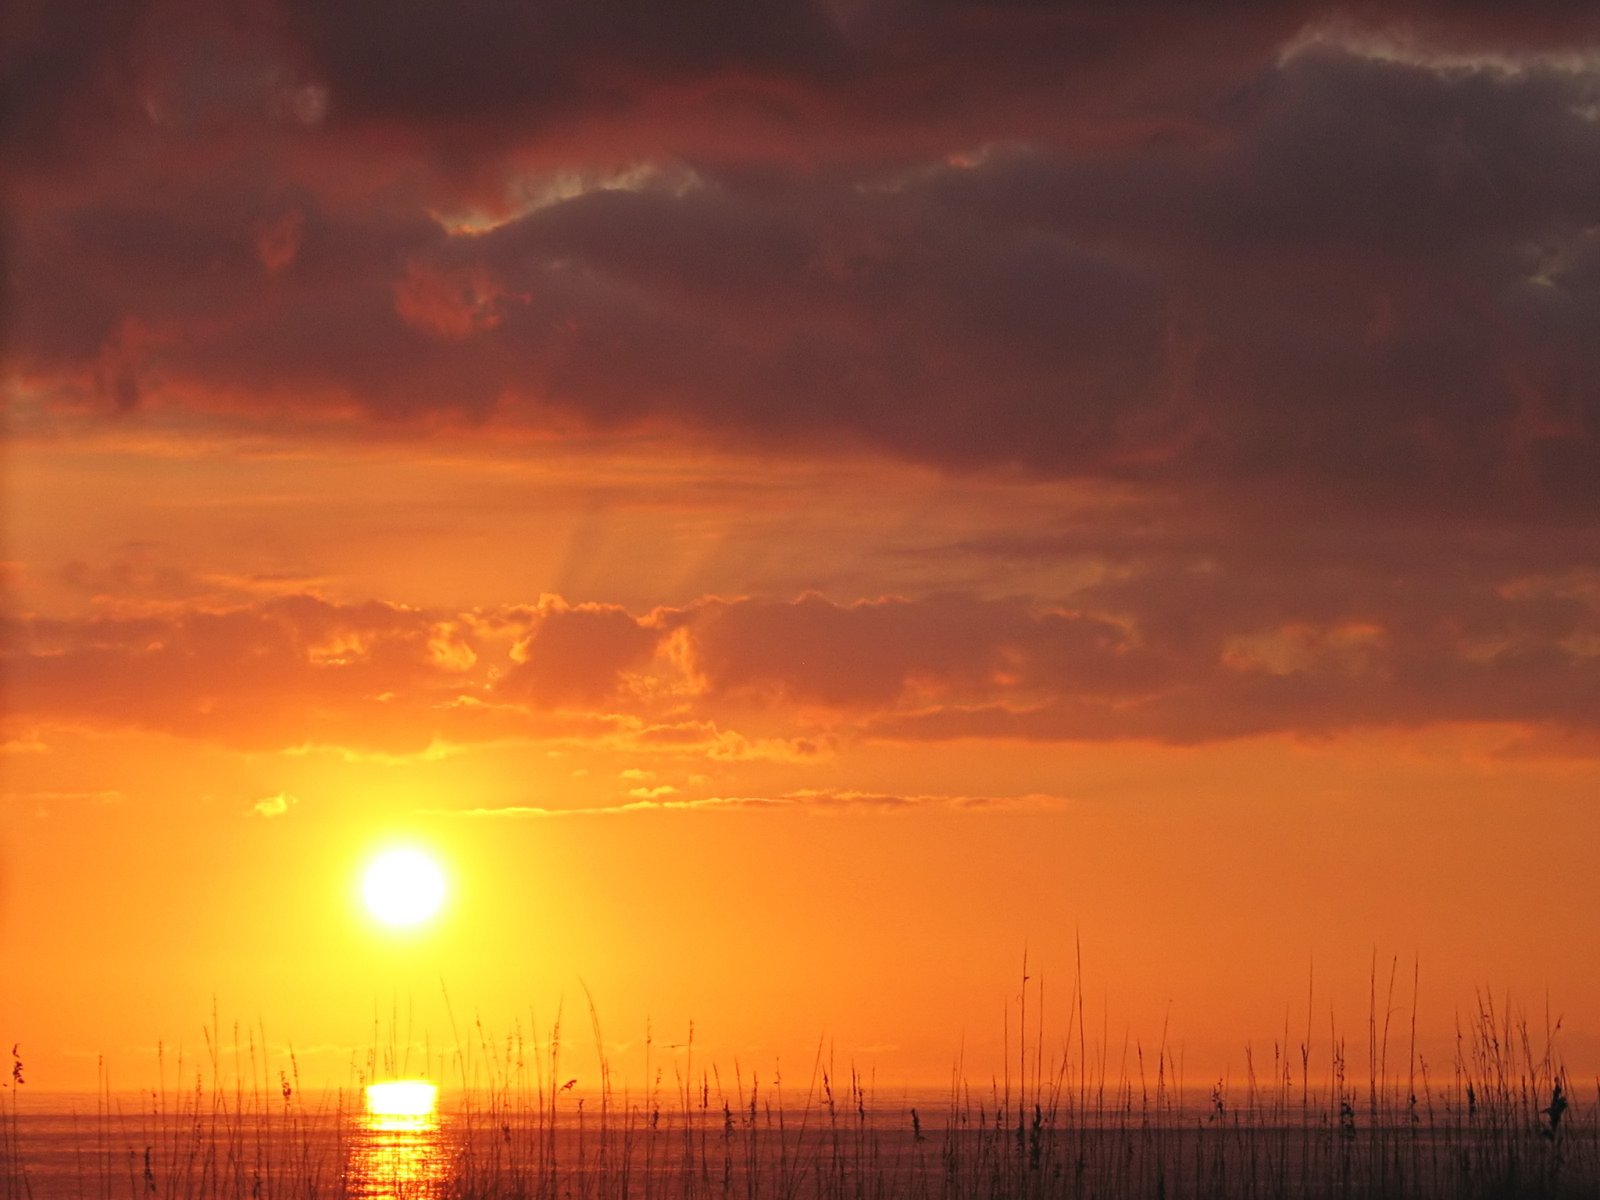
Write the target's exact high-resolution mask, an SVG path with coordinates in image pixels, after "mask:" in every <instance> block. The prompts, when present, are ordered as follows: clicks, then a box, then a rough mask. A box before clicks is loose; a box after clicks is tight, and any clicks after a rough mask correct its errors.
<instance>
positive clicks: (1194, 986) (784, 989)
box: [0, 0, 1600, 1088]
mask: <svg viewBox="0 0 1600 1200" xmlns="http://www.w3.org/2000/svg"><path fill="white" fill-rule="evenodd" d="M4 21H5V25H6V28H5V34H4V37H3V38H0V45H3V47H4V49H3V50H0V56H3V58H0V61H3V64H4V79H5V88H6V94H5V96H4V104H3V111H4V112H5V114H6V115H5V121H6V125H5V133H4V136H5V148H4V149H5V160H6V164H7V166H6V180H5V189H6V190H5V196H4V205H5V207H4V212H3V222H4V235H5V261H6V288H7V291H6V296H5V311H4V323H3V333H4V348H5V360H4V361H5V414H6V415H5V424H6V447H5V451H4V459H3V463H0V473H3V477H0V486H3V489H4V544H3V552H0V557H3V559H4V576H3V587H4V605H5V612H6V615H5V618H4V625H5V635H6V636H5V656H6V657H5V666H4V688H5V692H4V712H3V721H4V726H3V731H0V741H3V747H0V773H3V774H0V958H3V961H4V963H5V972H4V974H5V979H4V983H3V985H0V1037H3V1038H4V1039H5V1040H6V1043H7V1044H10V1043H11V1042H20V1043H21V1048H22V1052H23V1057H24V1059H25V1060H26V1061H27V1063H28V1074H29V1083H30V1086H38V1087H42V1088H71V1087H79V1086H84V1085H86V1084H87V1085H92V1084H93V1083H94V1081H95V1079H96V1073H97V1069H98V1067H97V1063H98V1062H99V1061H100V1060H101V1059H102V1057H103V1059H104V1061H105V1062H106V1063H107V1064H108V1065H109V1069H110V1070H111V1071H112V1072H113V1082H114V1083H118V1084H126V1085H128V1086H135V1085H140V1084H144V1083H148V1082H149V1080H150V1078H151V1077H152V1076H153V1074H154V1071H155V1067H156V1060H155V1047H156V1046H157V1044H158V1043H163V1044H165V1046H166V1047H168V1048H169V1049H172V1048H175V1047H178V1046H184V1047H187V1048H188V1049H189V1052H190V1053H191V1054H192V1053H193V1052H194V1051H195V1050H196V1049H198V1048H200V1047H201V1046H203V1040H202V1037H201V1033H200V1030H201V1027H202V1026H203V1025H204V1024H205V1023H207V1022H209V1021H210V1020H211V1014H212V1012H213V1007H215V1009H216V1011H217V1012H218V1013H219V1014H220V1018H221V1021H222V1023H223V1025H224V1027H225V1028H227V1027H229V1026H230V1025H231V1023H232V1022H234V1021H239V1022H241V1023H242V1024H243V1026H244V1027H245V1028H247V1029H254V1030H258V1031H260V1030H264V1032H265V1036H266V1039H267V1041H268V1043H269V1048H270V1053H271V1054H274V1055H276V1054H281V1052H282V1048H283V1047H285V1046H287V1045H288V1044H290V1043H293V1044H294V1045H295V1046H296V1047H297V1057H298V1062H299V1064H300V1067H301V1069H302V1071H304V1072H306V1073H307V1075H308V1076H310V1077H311V1078H315V1079H326V1080H330V1081H333V1082H339V1081H341V1080H343V1079H345V1078H346V1077H347V1076H348V1072H349V1067H350V1063H351V1061H352V1055H359V1054H360V1053H362V1051H361V1048H362V1047H364V1046H366V1044H367V1042H368V1041H369V1040H370V1038H371V1030H372V1022H373V1015H374V1012H375V1011H377V1012H379V1013H380V1014H382V1015H383V1018H384V1021H385V1022H387V1021H388V1019H389V1016H390V1014H392V1013H393V1012H395V1011H399V1012H400V1013H401V1014H402V1016H401V1019H402V1021H403V1022H404V1021H405V1019H406V1018H405V1016H404V1013H405V1011H406V1010H407V1009H410V1010H411V1011H412V1012H413V1014H414V1016H413V1021H414V1027H415V1028H416V1029H418V1030H421V1029H424V1028H425V1029H426V1031H427V1034H428V1037H429V1039H430V1041H431V1044H432V1045H433V1047H434V1048H435V1050H436V1051H437V1050H438V1049H440V1048H442V1047H445V1046H448V1045H449V1044H451V1042H452V1039H453V1034H452V1033H451V1030H450V1024H449V1017H448V1013H447V1011H446V1006H445V1001H444V992H445V990H446V989H447V990H448V994H449V1001H450V1007H453V1008H454V1009H455V1010H456V1014H457V1018H458V1019H459V1020H461V1021H463V1022H465V1021H467V1020H468V1019H469V1018H470V1016H471V1015H481V1017H482V1019H483V1021H484V1024H485V1026H486V1027H487V1028H490V1029H493V1030H497V1031H502V1032H503V1031H505V1030H507V1029H510V1028H512V1027H513V1026H514V1024H515V1023H517V1022H521V1023H522V1024H523V1026H524V1027H525V1028H529V1029H531V1026H532V1025H534V1024H535V1023H538V1024H539V1025H540V1028H541V1029H547V1028H548V1022H549V1021H551V1020H553V1018H554V1015H555V1013H556V1011H557V1009H558V1006H560V1005H562V1004H563V1002H564V1004H565V1009H564V1011H565V1012H566V1014H567V1017H568V1021H569V1026H570V1027H573V1028H575V1027H576V1026H571V1022H572V1021H573V1020H574V1019H575V1018H581V1019H579V1020H578V1024H580V1025H583V1026H585V1028H586V1027H587V1018H586V1016H585V1015H584V1007H585V1005H586V1003H587V1002H586V1001H585V1000H584V987H585V986H587V988H588V990H589V993H590V994H592V996H593V997H594V1000H595V1002H596V1004H597V1007H598V1011H599V1015H600V1018H601V1021H602V1026H603V1029H604V1031H605V1033H604V1036H605V1038H606V1040H607V1045H608V1047H609V1049H610V1052H611V1053H613V1054H614V1055H615V1056H616V1058H617V1061H618V1063H619V1064H620V1066H619V1070H622V1069H628V1070H637V1069H638V1067H639V1063H640V1062H641V1061H642V1060H641V1059H640V1058H639V1056H640V1054H641V1053H642V1043H643V1040H644V1034H645V1029H646V1023H647V1021H648V1022H649V1027H650V1028H651V1029H652V1030H653V1031H654V1035H655V1037H656V1039H657V1041H658V1044H660V1045H665V1044H667V1043H674V1042H682V1041H683V1040H684V1035H685V1034H686V1032H687V1029H688V1026H689V1023H690V1022H691V1021H693V1022H694V1028H695V1035H694V1036H695V1039H696V1054H697V1056H700V1055H703V1056H704V1060H705V1061H709V1060H712V1059H715V1060H717V1061H719V1062H721V1063H723V1064H731V1063H732V1062H733V1061H735V1060H737V1061H739V1062H741V1063H743V1064H746V1065H750V1066H753V1067H756V1068H759V1069H762V1070H765V1069H767V1068H768V1067H769V1066H770V1065H772V1064H773V1063H776V1062H780V1061H781V1062H784V1063H787V1064H797V1066H796V1071H797V1073H800V1074H803V1073H804V1070H805V1068H806V1067H807V1066H808V1065H809V1062H810V1059H811V1056H812V1055H813V1054H814V1051H815V1047H816V1045H817V1043H818V1040H819V1039H823V1040H824V1041H825V1042H826V1044H828V1045H830V1046H831V1047H832V1048H833V1053H834V1054H835V1055H836V1056H837V1057H838V1059H840V1060H844V1059H849V1060H852V1061H855V1062H857V1063H858V1064H861V1065H863V1066H866V1067H870V1068H871V1069H872V1070H875V1071H876V1072H877V1073H878V1077H879V1078H880V1079H885V1080H905V1081H919V1082H920V1081H930V1080H932V1081H937V1080H939V1079H941V1078H944V1077H945V1076H946V1073H947V1072H948V1071H949V1069H950V1067H951V1064H952V1063H953V1062H954V1060H955V1058H956V1056H957V1055H958V1054H960V1053H965V1054H966V1055H967V1062H968V1065H969V1066H970V1067H971V1068H972V1069H973V1070H974V1071H976V1072H977V1073H978V1074H979V1075H980V1078H981V1077H982V1076H983V1075H984V1074H985V1073H986V1072H987V1071H988V1070H990V1069H991V1067H992V1065H993V1063H994V1062H995V1061H996V1060H995V1055H996V1053H997V1050H998V1047H999V1045H1000V1041H1001V1038H1002V1035H1003V1031H1004V1030H1005V1029H1006V1028H1007V1026H1008V1023H1009V1028H1010V1029H1011V1030H1012V1031H1013V1033H1014V1031H1015V1029H1016V1022H1017V1020H1018V1018H1019V1016H1020V1014H1019V1012H1018V1002H1017V999H1018V991H1019V985H1020V973H1021V971H1020V968H1021V962H1022V955H1023V953H1024V951H1025V950H1026V952H1027V954H1028V956H1029V964H1030V972H1031V973H1032V974H1033V975H1034V976H1035V979H1034V983H1033V984H1031V985H1030V986H1036V985H1037V983H1038V981H1039V979H1040V978H1043V980H1044V981H1045V988H1046V994H1045V995H1046V998H1045V1003H1046V1015H1047V1020H1049V1019H1051V1018H1054V1019H1055V1020H1057V1021H1060V1022H1063V1023H1064V1021H1065V1016H1066V1014H1067V1011H1068V1007H1069V999H1068V997H1069V996H1070V995H1071V994H1072V993H1073V991H1074V985H1073V977H1074V972H1075V970H1076V965H1077V961H1078V950H1077V946H1078V943H1079V940H1080V939H1081V944H1082V949H1083V964H1084V979H1083V985H1082V989H1083V993H1084V997H1085V1001H1086V1004H1087V1005H1088V1016H1089V1022H1090V1024H1091V1025H1093V1026H1099V1027H1100V1032H1099V1035H1098V1036H1099V1037H1100V1039H1101V1040H1104V1041H1108V1042H1109V1044H1110V1048H1111V1049H1110V1057H1111V1059H1112V1061H1113V1065H1114V1063H1115V1060H1116V1058H1117V1055H1118V1053H1119V1050H1118V1047H1120V1046H1121V1044H1122V1042H1123V1039H1124V1038H1125V1037H1126V1038H1131V1039H1133V1040H1134V1042H1135V1043H1136V1044H1142V1045H1143V1046H1145V1047H1152V1046H1154V1045H1155V1044H1157V1043H1158V1042H1159V1041H1160V1039H1161V1037H1162V1031H1163V1029H1166V1030H1168V1033H1167V1038H1168V1041H1169V1044H1170V1045H1172V1046H1174V1047H1181V1048H1182V1051H1183V1053H1184V1055H1185V1056H1186V1061H1187V1062H1188V1063H1189V1064H1190V1068H1189V1069H1190V1070H1191V1072H1192V1074H1193V1075H1194V1076H1196V1077H1198V1076H1200V1075H1201V1074H1202V1073H1209V1074H1211V1075H1217V1074H1222V1073H1225V1072H1232V1073H1233V1074H1234V1075H1236V1076H1237V1075H1239V1074H1241V1073H1242V1072H1243V1070H1244V1048H1245V1046H1246V1044H1247V1043H1249V1044H1251V1045H1253V1046H1254V1047H1256V1048H1257V1051H1256V1061H1257V1062H1258V1063H1260V1062H1261V1061H1262V1056H1263V1054H1264V1053H1265V1048H1266V1047H1269V1046H1270V1045H1272V1044H1273V1043H1274V1042H1275V1041H1278V1042H1283V1041H1287V1042H1288V1043H1289V1044H1291V1045H1294V1044H1297V1043H1298V1042H1299V1041H1300V1040H1301V1039H1302V1038H1303V1037H1304V1036H1305V1035H1304V1030H1305V1028H1306V1024H1307V1021H1308V1015H1307V1007H1308V995H1307V993H1308V990H1309V992H1310V997H1309V1007H1310V1009H1311V1014H1310V1017H1309V1020H1310V1022H1311V1025H1312V1029H1313V1038H1314V1041H1315V1043H1316V1044H1317V1045H1318V1046H1319V1047H1321V1049H1320V1050H1319V1051H1318V1053H1320V1054H1322V1055H1323V1062H1324V1063H1326V1062H1327V1055H1328V1047H1327V1045H1326V1043H1327V1039H1328V1037H1329V1036H1330V1035H1329V1034H1328V1032H1327V1031H1328V1030H1329V1028H1330V1018H1332V1021H1333V1022H1335V1023H1337V1024H1338V1025H1339V1026H1340V1027H1341V1028H1342V1029H1343V1030H1344V1031H1345V1033H1346V1035H1347V1036H1348V1037H1349V1039H1350V1041H1351V1043H1352V1044H1353V1045H1354V1044H1360V1045H1362V1046H1364V1039H1365V1031H1366V1027H1367V1018H1368V1006H1369V995H1370V992H1371V984H1372V979H1373V976H1374V973H1375V974H1376V977H1377V990H1378V994H1379V1005H1380V1007H1381V1008H1387V1007H1388V1004H1387V1000H1386V994H1387V985H1388V980H1389V977H1390V974H1391V971H1397V974H1398V978H1399V980H1400V982H1399V983H1398V984H1397V986H1396V993H1395V997H1394V1002H1393V1007H1394V1008H1395V1009H1396V1010H1397V1011H1401V1012H1403V1014H1404V1015H1403V1016H1397V1017H1396V1018H1395V1020H1396V1021H1397V1022H1398V1021H1401V1020H1404V1019H1408V1017H1409V1008H1410V998H1411V990H1412V983H1411V980H1412V975H1413V972H1412V964H1413V962H1415V963H1417V964H1418V970H1417V976H1418V978H1419V979H1420V998H1421V1015H1420V1032H1421V1034H1422V1037H1423V1039H1424V1045H1425V1047H1426V1049H1427V1052H1428V1053H1429V1054H1430V1056H1431V1057H1432V1059H1433V1061H1434V1062H1435V1063H1436V1064H1438V1066H1439V1067H1441V1068H1442V1066H1443V1065H1444V1064H1445V1063H1447V1062H1448V1058H1449V1055H1450V1053H1451V1051H1452V1046H1453V1039H1454V1034H1455V1029H1456V1022H1457V1020H1458V1019H1462V1020H1471V1019H1475V1017H1476V1014H1477V1011H1478V1003H1479V998H1480V996H1482V995H1483V994H1484V993H1485V991H1486V990H1487V992H1488V993H1489V994H1492V995H1493V996H1494V998H1495V1004H1496V1006H1497V1008H1499V1007H1501V1006H1503V1005H1505V1004H1506V1003H1507V1002H1508V997H1509V1004H1510V1005H1511V1007H1512V1008H1513V1009H1514V1010H1521V1011H1525V1012H1526V1013H1527V1014H1528V1018H1529V1022H1530V1025H1531V1026H1533V1028H1534V1031H1535V1033H1536V1035H1537V1037H1538V1039H1540V1040H1541V1041H1542V1038H1543V1036H1544V1031H1545V1029H1546V1025H1547V1013H1548V1014H1549V1015H1548V1023H1549V1024H1551V1025H1553V1024H1554V1023H1555V1022H1556V1020H1557V1019H1558V1018H1559V1019H1560V1023H1561V1032H1560V1035H1559V1040H1560V1044H1561V1046H1562V1048H1563V1049H1564V1052H1565V1054H1566V1055H1567V1058H1568V1060H1569V1062H1570V1063H1572V1064H1573V1065H1575V1066H1576V1067H1578V1068H1579V1069H1593V1068H1595V1067H1597V1066H1600V957H1597V956H1596V955H1595V954H1594V953H1593V949H1594V946H1595V945H1596V943H1597V940H1600V871H1597V870H1596V867H1595V851H1596V847H1597V846H1600V807H1597V804H1596V785H1597V783H1600V736H1597V734H1600V566H1597V564H1600V454H1597V436H1600V339H1597V338H1595V336H1594V333H1595V330H1596V329H1600V25H1597V19H1596V17H1595V15H1594V13H1593V11H1592V10H1591V9H1589V8H1588V7H1586V6H1572V5H1565V4H1525V5H1518V6H1515V10H1514V11H1510V6H1492V5H1471V6H1464V5H1456V4H1444V3H1435V4H1430V3H1417V4H1408V5H1403V6H1396V5H1392V4H1360V3H1357V4H1349V5H1339V6H1337V7H1335V6H1330V5H1326V4H1315V3H1313V4H1295V3H1288V4H1279V5H1256V4H1226V3H1224V4H1205V5H1200V4H1193V3H1188V2H1187V0H1171V2H1167V3H1163V2H1160V0H1156V2H1152V3H1140V4H1126V3H1117V4H1112V3H1072V2H1069V3H1061V4H1055V5H1027V4H998V3H996V4H982V3H946V4H939V5H926V6H924V5H904V4H898V3H889V2H882V0H837V2H832V3H762V4H748V3H744V2H743V0H712V2H708V3H705V4H700V5H695V6H692V7H689V6H679V5H659V4H655V3H647V2H642V0H583V2H578V0H570V2H562V3H527V4H507V3H499V2H497V0H458V2H456V3H451V4H448V5H446V4H433V3H425V2H421V0H417V2H406V3H394V2H392V0H386V2H385V3H382V4H377V3H348V4H345V3H341V4H327V3H324V2H323V0H238V2H236V3H228V4H202V3H188V2H178V0H153V2H148V3H109V2H108V3H87V2H77V3H64V4H63V3H48V2H45V0H24V2H22V3H16V4H11V5H8V6H7V12H6V15H5V17H4ZM400 843H406V844H412V845H417V846H422V847H425V848H428V849H429V850H430V851H431V852H432V853H433V854H435V855H436V856H437V857H438V859H439V860H440V862H441V864H442V866H443V869H444V871H445V874H446V876H447V878H448V880H449V886H450V896H449V900H448V903H447V904H446V906H445V908H444V909H443V910H442V912H441V913H440V915H439V916H438V917H437V918H435V919H434V920H432V921H430V922H426V923H424V924H423V925H422V926H420V927H418V928H416V929H411V930H391V929H386V928H383V927H381V926H380V925H378V924H377V923H376V922H374V921H373V920H372V919H371V918H370V916H368V915H366V914H365V913H363V912H362V911H361V909H360V906H359V902H358V880H359V876H360V872H361V869H362V866H363V864H364V863H365V862H366V861H368V860H369V859H370V858H371V856H372V855H373V854H375V853H376V852H378V851H379V850H381V849H383V848H384V847H386V846H390V845H394V844H400ZM1397 962H1398V967H1396V965H1395V964H1396V963H1397ZM1374 963H1376V967H1374ZM441 984H442V986H441ZM1378 1015H1379V1016H1380V1017H1382V1016H1383V1015H1384V1013H1383V1012H1380V1013H1379V1014H1378ZM1396 1027H1397V1028H1398V1027H1399V1026H1398V1025H1397V1026H1396ZM254 1036H257V1037H259V1036H261V1034H260V1033H257V1034H255V1035H254ZM384 1036H385V1038H387V1036H388V1035H387V1034H385V1035H384ZM418 1036H419V1038H420V1034H419V1035H418ZM1064 1036H1065V1030H1064V1029H1060V1028H1059V1027H1057V1028H1055V1029H1053V1030H1052V1031H1051V1032H1049V1033H1047V1039H1046V1044H1047V1046H1048V1045H1050V1044H1052V1043H1053V1042H1054V1041H1055V1039H1057V1038H1058V1037H1064ZM571 1040H574V1041H586V1040H587V1038H586V1037H585V1038H584V1039H571ZM963 1047H965V1050H964V1051H963ZM575 1053H576V1051H575ZM1361 1053H1363V1054H1364V1051H1362V1052H1361ZM1357 1057H1359V1055H1357ZM274 1061H277V1060H276V1059H275V1060H274Z"/></svg>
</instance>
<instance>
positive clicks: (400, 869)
mask: <svg viewBox="0 0 1600 1200" xmlns="http://www.w3.org/2000/svg"><path fill="white" fill-rule="evenodd" d="M444 891H445V885H444V872H443V871H441V870H440V869H439V864H438V863H436V862H434V861H433V859H431V858H429V857H428V856H427V855H426V854H424V853H423V852H422V851H420V850H412V849H409V848H407V849H401V850H389V851H386V852H385V853H383V854H380V855H378V857H377V858H375V859H373V860H372V863H371V865H370V866H368V867H367V872H366V874H365V875H364V876H362V879H361V898H362V899H363V900H365V901H366V904H367V909H368V911H369V912H371V913H372V915H373V916H374V917H376V918H378V920H380V921H382V922H383V923H384V924H385V925H395V926H406V925H416V924H419V923H420V922H422V921H426V920H427V919H428V918H429V917H431V916H433V915H434V914H435V913H436V912H438V911H439V907H440V905H442V904H443V903H444Z"/></svg>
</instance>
